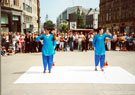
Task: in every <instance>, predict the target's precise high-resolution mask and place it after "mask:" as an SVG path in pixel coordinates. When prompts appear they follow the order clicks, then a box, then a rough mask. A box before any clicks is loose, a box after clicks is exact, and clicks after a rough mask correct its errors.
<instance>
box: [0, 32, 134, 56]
mask: <svg viewBox="0 0 135 95" xmlns="http://www.w3.org/2000/svg"><path fill="white" fill-rule="evenodd" d="M107 31H108V30H107ZM41 34H42V33H26V34H22V33H19V32H17V33H13V32H9V33H1V47H2V48H1V55H2V56H4V55H5V56H7V55H12V54H16V53H36V52H41V48H42V43H41V42H37V41H36V40H35V39H36V37H37V36H39V35H41ZM96 34H97V32H96V31H95V32H89V33H87V32H85V33H84V32H71V31H70V32H67V33H61V32H56V34H55V36H56V48H55V49H56V51H74V50H78V51H87V50H93V49H94V48H93V46H92V42H93V38H94V35H96ZM112 36H113V39H109V38H107V39H105V46H106V50H116V51H135V33H126V32H125V33H119V32H117V33H116V32H113V33H112Z"/></svg>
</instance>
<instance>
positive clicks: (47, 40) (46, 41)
mask: <svg viewBox="0 0 135 95" xmlns="http://www.w3.org/2000/svg"><path fill="white" fill-rule="evenodd" d="M40 39H43V46H42V54H43V55H44V56H51V55H54V54H55V49H54V48H55V47H56V41H55V40H53V35H52V34H50V35H49V36H46V35H45V34H42V35H40V36H38V37H37V38H36V41H38V40H40Z"/></svg>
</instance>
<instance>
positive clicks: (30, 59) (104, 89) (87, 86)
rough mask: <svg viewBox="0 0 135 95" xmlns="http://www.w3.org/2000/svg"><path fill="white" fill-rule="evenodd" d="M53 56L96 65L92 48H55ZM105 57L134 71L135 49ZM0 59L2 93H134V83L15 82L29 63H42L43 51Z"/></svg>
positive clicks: (69, 63)
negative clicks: (73, 49)
mask: <svg viewBox="0 0 135 95" xmlns="http://www.w3.org/2000/svg"><path fill="white" fill-rule="evenodd" d="M54 57H55V58H54V60H55V65H56V66H94V52H93V51H88V52H78V51H74V52H56V55H55V56H54ZM106 59H107V61H108V63H109V66H120V67H121V68H123V69H124V70H126V71H128V72H129V73H131V74H132V75H135V52H119V51H108V52H106ZM1 60H2V61H1V62H2V64H1V67H2V68H1V69H2V76H1V79H2V84H1V86H2V95H135V85H134V84H130V85H129V84H97V83H51V84H50V83H39V84H38V83H35V84H23V83H22V84H14V82H15V81H16V80H17V79H18V78H20V76H22V75H23V74H24V73H25V72H26V71H27V70H28V69H29V68H30V67H32V66H42V57H41V53H34V54H32V53H30V54H16V55H13V56H7V57H2V58H1ZM52 73H53V72H52ZM61 76H62V75H61ZM31 80H33V79H31Z"/></svg>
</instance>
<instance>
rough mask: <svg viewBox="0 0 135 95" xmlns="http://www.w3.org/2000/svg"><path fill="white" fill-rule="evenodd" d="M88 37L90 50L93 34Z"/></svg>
mask: <svg viewBox="0 0 135 95" xmlns="http://www.w3.org/2000/svg"><path fill="white" fill-rule="evenodd" d="M88 37H89V49H90V50H91V49H92V48H93V46H92V43H93V35H92V33H91V34H90V35H89V36H88Z"/></svg>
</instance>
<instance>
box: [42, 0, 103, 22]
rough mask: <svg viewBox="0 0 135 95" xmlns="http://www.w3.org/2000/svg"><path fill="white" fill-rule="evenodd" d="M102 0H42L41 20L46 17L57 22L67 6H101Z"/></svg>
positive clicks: (43, 20) (88, 7) (87, 7)
mask: <svg viewBox="0 0 135 95" xmlns="http://www.w3.org/2000/svg"><path fill="white" fill-rule="evenodd" d="M99 1H100V0H40V16H41V22H42V23H44V22H45V17H46V15H48V19H49V20H52V21H53V23H56V19H57V17H58V16H59V14H60V13H62V12H63V11H64V10H65V9H66V8H68V7H73V6H83V7H84V8H86V9H90V8H97V7H98V8H99Z"/></svg>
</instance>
